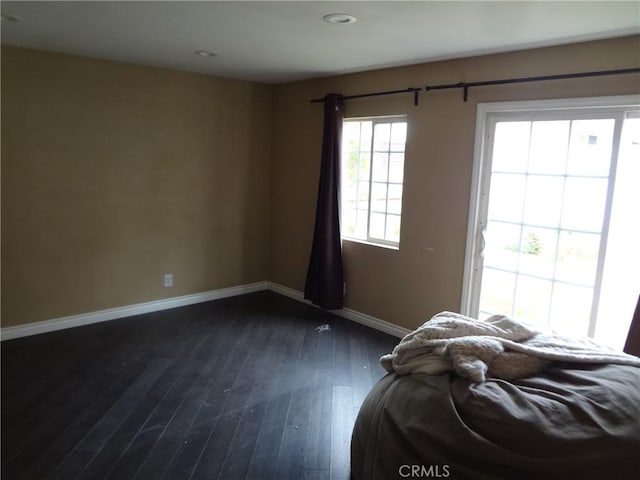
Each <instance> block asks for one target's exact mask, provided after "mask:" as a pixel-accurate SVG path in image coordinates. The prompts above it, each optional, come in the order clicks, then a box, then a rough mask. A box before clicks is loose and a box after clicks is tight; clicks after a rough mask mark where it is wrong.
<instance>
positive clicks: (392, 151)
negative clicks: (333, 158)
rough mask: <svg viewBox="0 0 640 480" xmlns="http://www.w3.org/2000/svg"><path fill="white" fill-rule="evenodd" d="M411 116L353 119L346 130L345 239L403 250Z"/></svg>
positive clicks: (343, 226) (345, 126) (342, 221)
mask: <svg viewBox="0 0 640 480" xmlns="http://www.w3.org/2000/svg"><path fill="white" fill-rule="evenodd" d="M406 135H407V122H406V118H405V117H378V118H361V119H348V120H345V121H344V126H343V132H342V199H341V205H342V209H341V210H342V215H341V223H342V228H341V229H342V237H343V238H346V239H349V240H358V241H364V242H368V243H373V244H378V245H384V246H391V247H398V246H399V244H400V224H401V214H402V191H403V179H404V154H405V144H406Z"/></svg>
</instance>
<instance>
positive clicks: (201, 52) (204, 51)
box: [193, 50, 216, 57]
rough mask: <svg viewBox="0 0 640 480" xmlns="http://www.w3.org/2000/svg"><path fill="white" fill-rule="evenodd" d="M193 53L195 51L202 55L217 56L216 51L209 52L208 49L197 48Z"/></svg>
mask: <svg viewBox="0 0 640 480" xmlns="http://www.w3.org/2000/svg"><path fill="white" fill-rule="evenodd" d="M193 53H195V54H196V55H199V56H201V57H215V56H216V54H215V53H213V52H208V51H206V50H196V51H195V52H193Z"/></svg>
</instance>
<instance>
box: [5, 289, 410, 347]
mask: <svg viewBox="0 0 640 480" xmlns="http://www.w3.org/2000/svg"><path fill="white" fill-rule="evenodd" d="M260 290H271V291H273V292H275V293H279V294H281V295H284V296H286V297H289V298H292V299H294V300H297V301H299V302H303V303H306V304H308V305H312V303H311V302H309V301H308V300H305V299H304V294H303V293H302V292H299V291H298V290H294V289H292V288H289V287H285V286H284V285H280V284H279V283H275V282H269V281H264V282H256V283H250V284H247V285H238V286H236V287H229V288H221V289H219V290H210V291H208V292H202V293H194V294H192V295H184V296H181V297H173V298H165V299H162V300H156V301H153V302H145V303H138V304H135V305H127V306H124V307H117V308H109V309H106V310H98V311H96V312H89V313H82V314H79V315H71V316H68V317H60V318H54V319H51V320H44V321H42V322H34V323H28V324H26V325H17V326H15V327H5V328H3V329H1V330H0V340H3V341H4V340H12V339H14V338H20V337H27V336H29V335H38V334H40V333H47V332H53V331H56V330H63V329H65V328H73V327H80V326H83V325H90V324H92V323H98V322H106V321H108V320H116V319H118V318H125V317H132V316H134V315H142V314H144V313H150V312H158V311H160V310H168V309H170V308H176V307H183V306H185V305H193V304H195V303H201V302H209V301H211V300H218V299H220V298H226V297H234V296H236V295H243V294H245V293H252V292H258V291H260ZM331 313H334V314H336V315H338V316H340V317H344V318H346V319H348V320H351V321H353V322H357V323H360V324H362V325H365V326H367V327H370V328H373V329H375V330H379V331H381V332H384V333H388V334H389V335H393V336H395V337H399V338H402V337H404V336H405V335H406V334H407V333H409V332H410V330H408V329H406V328H403V327H399V326H398V325H394V324H393V323H389V322H385V321H384V320H381V319H379V318H376V317H372V316H371V315H366V314H364V313H360V312H358V311H356V310H352V309H350V308H343V309H340V310H331Z"/></svg>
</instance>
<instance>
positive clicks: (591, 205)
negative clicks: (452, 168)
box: [463, 97, 640, 348]
mask: <svg viewBox="0 0 640 480" xmlns="http://www.w3.org/2000/svg"><path fill="white" fill-rule="evenodd" d="M638 100H640V98H638V97H633V98H630V97H619V98H613V99H607V98H602V99H579V100H574V101H566V102H565V101H546V102H537V103H536V102H532V103H530V104H527V105H522V108H518V107H519V106H518V105H516V106H513V105H509V104H505V105H500V104H493V105H492V104H488V105H485V106H481V108H479V118H478V119H479V121H478V128H479V129H480V130H479V133H480V134H479V135H478V137H477V138H478V142H479V143H478V145H477V157H476V165H475V167H474V168H475V172H474V175H475V176H476V180H474V185H476V186H477V190H476V191H475V192H474V193H473V195H472V205H471V215H472V217H471V218H470V231H469V232H470V234H469V237H468V250H467V264H466V267H465V268H466V272H465V282H466V286H465V294H464V301H466V302H467V303H466V306H465V305H464V303H463V311H465V312H466V313H467V314H469V315H471V316H479V317H480V318H485V317H487V316H488V315H491V314H493V313H502V314H506V315H509V316H511V317H513V318H515V319H519V320H524V321H527V322H529V323H533V324H537V325H540V326H548V327H550V328H551V329H553V330H555V331H556V332H558V333H561V334H564V335H577V336H584V335H588V336H591V337H595V338H596V339H597V340H599V341H601V342H603V343H606V344H608V345H610V346H612V347H614V348H621V347H622V345H623V343H624V339H625V337H626V332H627V329H628V327H629V323H630V321H631V317H632V315H633V309H634V307H635V304H636V300H637V295H638V291H640V280H638V275H637V271H638V269H639V268H640V253H638V252H639V251H640V250H639V249H638V248H637V247H635V244H633V242H634V241H636V242H637V236H638V234H639V233H640V226H639V225H638V222H637V205H638V204H639V203H638V202H640V193H639V191H638V189H637V182H638V178H639V177H638V174H639V173H640V169H639V168H638V165H639V163H638V161H637V160H638V158H639V156H638V155H639V153H640V151H639V150H638V145H640V137H639V135H638V132H640V128H639V126H640V122H639V120H640V118H638V117H639V113H638V103H637V102H638ZM532 107H533V109H531V108H532ZM632 239H636V240H632Z"/></svg>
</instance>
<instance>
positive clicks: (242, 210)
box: [2, 47, 272, 327]
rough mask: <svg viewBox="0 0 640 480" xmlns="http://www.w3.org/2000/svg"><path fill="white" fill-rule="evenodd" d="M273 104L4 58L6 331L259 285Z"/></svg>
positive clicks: (132, 74)
mask: <svg viewBox="0 0 640 480" xmlns="http://www.w3.org/2000/svg"><path fill="white" fill-rule="evenodd" d="M271 92H272V89H271V87H268V86H263V85H258V84H253V83H249V82H243V81H233V80H222V79H217V78H212V77H207V76H202V75H195V74H187V73H178V72H172V71H168V70H161V69H153V68H144V67H138V66H134V65H127V64H121V63H115V62H106V61H100V60H91V59H87V58H82V57H73V56H66V55H59V54H51V53H44V52H38V51H33V50H23V49H16V48H6V47H3V48H2V326H5V327H6V326H11V325H18V324H23V323H29V322H35V321H40V320H48V319H52V318H57V317H61V316H66V315H71V314H78V313H85V312H91V311H95V310H100V309H105V308H111V307H119V306H124V305H130V304H135V303H140V302H145V301H151V300H156V299H161V298H165V297H174V296H179V295H184V294H191V293H197V292H202V291H207V290H211V289H217V288H222V287H228V286H233V285H239V284H246V283H250V282H255V281H261V280H266V279H267V277H268V271H267V268H268V249H269V244H268V240H269V234H268V229H269V201H268V199H269V186H270V181H269V171H270V165H269V163H270V156H271V138H272V133H271ZM164 273H173V274H174V282H175V286H174V287H173V288H164V287H163V274H164Z"/></svg>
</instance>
